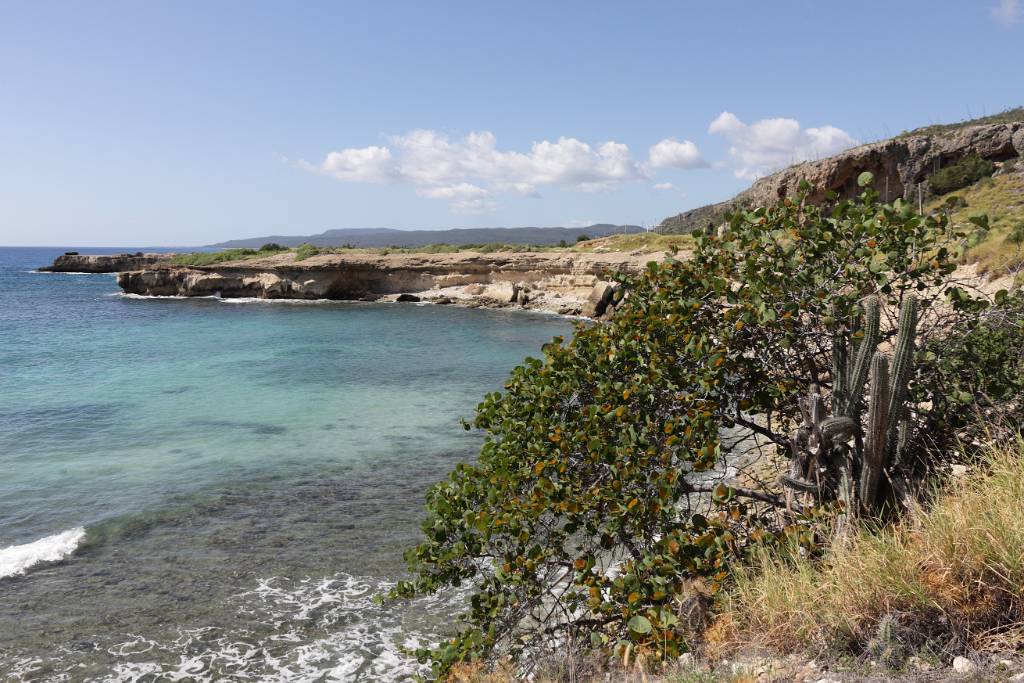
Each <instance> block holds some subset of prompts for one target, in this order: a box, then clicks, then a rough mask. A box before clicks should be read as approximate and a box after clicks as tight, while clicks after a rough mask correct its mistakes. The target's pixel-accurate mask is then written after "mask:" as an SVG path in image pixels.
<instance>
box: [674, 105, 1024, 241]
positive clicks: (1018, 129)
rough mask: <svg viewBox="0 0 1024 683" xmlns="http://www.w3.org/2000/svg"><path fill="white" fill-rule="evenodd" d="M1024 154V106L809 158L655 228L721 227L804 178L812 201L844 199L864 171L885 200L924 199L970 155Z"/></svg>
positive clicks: (855, 190)
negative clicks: (832, 196) (937, 177)
mask: <svg viewBox="0 0 1024 683" xmlns="http://www.w3.org/2000/svg"><path fill="white" fill-rule="evenodd" d="M1022 154H1024V107H1018V108H1016V109H1009V110H1007V111H1004V112H1001V113H999V114H995V115H992V116H986V117H983V118H980V119H972V120H970V121H961V122H959V123H951V124H945V125H933V126H927V127H924V128H918V129H915V130H912V131H909V132H905V133H901V134H899V135H897V136H896V137H894V138H890V139H888V140H882V141H880V142H873V143H870V144H867V145H861V146H859V147H854V148H852V149H848V150H846V151H844V152H840V153H839V154H836V155H835V156H831V157H828V158H826V159H820V160H817V161H806V162H803V163H800V164H796V165H794V166H790V167H789V168H787V169H784V170H782V171H779V172H778V173H773V174H772V175H769V176H765V177H764V178H761V179H759V180H756V181H755V182H754V184H753V185H751V186H750V188H748V189H746V190H744V191H742V192H740V193H739V194H738V195H736V196H735V197H733V198H732V199H729V200H726V201H724V202H720V203H718V204H708V205H707V206H701V207H698V208H696V209H691V210H689V211H685V212H683V213H681V214H678V215H675V216H669V217H668V218H666V219H665V220H663V221H662V222H661V223H660V224H659V225H658V227H657V231H658V232H661V233H669V234H675V233H688V232H692V231H693V230H695V229H697V228H700V229H705V228H709V227H714V226H717V225H719V224H720V223H722V222H723V221H724V220H725V216H726V214H727V213H730V212H732V211H735V210H737V209H743V208H750V207H757V206H770V205H773V204H774V203H776V202H778V201H779V200H780V199H781V198H783V197H786V196H791V195H793V194H795V193H796V192H797V190H798V188H799V186H800V183H801V181H804V180H806V181H807V182H808V183H810V185H811V187H812V188H814V192H813V193H812V194H811V195H810V196H809V197H808V199H809V200H810V201H812V202H820V201H822V200H823V199H824V196H825V192H826V191H828V190H831V191H833V192H835V193H836V194H838V195H839V196H840V197H846V198H849V197H853V196H855V195H857V194H859V193H860V191H861V190H860V188H859V187H858V185H857V178H858V177H859V175H860V174H861V172H863V171H870V172H871V173H873V174H874V176H875V189H876V190H878V191H879V193H880V194H881V196H882V200H883V201H892V200H894V199H896V198H897V197H905V198H907V199H910V200H913V201H920V200H924V201H927V199H928V198H929V197H930V196H932V195H933V194H935V193H933V192H932V190H931V187H930V185H929V180H930V178H931V176H932V175H933V174H934V173H936V172H938V171H940V170H942V169H945V168H948V167H950V166H951V165H953V164H956V163H957V162H959V161H960V160H962V159H964V158H965V157H969V156H977V157H980V158H981V159H984V160H986V161H989V162H993V163H999V164H1001V163H1003V162H1006V161H1009V160H1011V159H1016V158H1018V157H1020V156H1021V155H1022Z"/></svg>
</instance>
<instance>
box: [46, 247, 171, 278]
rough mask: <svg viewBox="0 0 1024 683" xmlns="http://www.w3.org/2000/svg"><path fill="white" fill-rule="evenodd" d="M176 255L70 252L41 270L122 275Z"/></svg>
mask: <svg viewBox="0 0 1024 683" xmlns="http://www.w3.org/2000/svg"><path fill="white" fill-rule="evenodd" d="M172 256H174V254H144V253H142V252H141V251H140V252H136V253H134V254H110V255H107V254H104V255H84V254H79V253H77V252H73V251H69V252H67V253H66V254H63V255H61V256H58V257H57V259H56V260H55V261H54V262H53V265H51V266H42V267H41V268H39V270H41V271H43V272H47V273H120V272H121V271H125V270H138V269H140V268H146V267H148V266H152V265H155V264H157V263H159V262H161V261H163V260H166V259H168V258H171V257H172Z"/></svg>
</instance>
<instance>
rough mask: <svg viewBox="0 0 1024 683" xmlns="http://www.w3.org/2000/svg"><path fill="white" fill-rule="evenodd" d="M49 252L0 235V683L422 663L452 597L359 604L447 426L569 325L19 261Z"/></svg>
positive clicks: (414, 509)
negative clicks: (157, 287) (141, 286)
mask: <svg viewBox="0 0 1024 683" xmlns="http://www.w3.org/2000/svg"><path fill="white" fill-rule="evenodd" d="M66 250H67V248H0V680H3V681H165V680H170V681H401V680H408V679H410V678H411V677H413V676H414V675H416V674H417V673H420V672H421V671H422V670H421V669H420V667H419V665H418V664H417V663H416V662H415V660H414V659H413V658H411V657H410V656H409V655H408V654H407V651H408V649H409V648H412V647H417V646H424V645H428V644H431V643H435V642H437V641H439V640H440V639H442V638H443V637H444V636H445V635H446V633H448V632H449V629H451V628H452V625H453V623H454V622H453V618H452V617H453V615H454V614H455V613H457V612H458V611H459V609H460V607H461V606H462V603H463V600H464V596H463V595H461V594H459V593H442V594H439V595H437V596H434V597H431V598H427V599H420V600H417V601H413V602H411V603H401V604H388V605H383V606H382V605H380V604H378V603H377V602H376V601H375V600H374V597H375V596H377V595H379V594H381V593H382V592H383V591H385V590H387V588H388V587H389V586H391V585H393V584H394V582H395V581H396V580H399V579H401V578H403V577H404V576H405V564H404V561H403V559H402V558H403V551H404V550H405V549H407V548H409V547H411V546H412V545H414V544H415V543H416V542H417V540H418V538H419V536H420V531H419V524H420V522H421V520H422V518H423V515H424V496H425V493H426V491H427V489H428V488H429V487H430V486H431V485H432V484H434V483H435V482H438V481H440V480H442V479H443V478H444V477H445V476H446V475H447V473H448V472H449V471H450V470H451V469H452V468H453V467H454V466H455V465H456V464H457V463H459V462H471V461H472V460H473V459H474V457H475V456H476V453H477V452H478V450H479V446H480V444H481V442H482V436H481V435H480V434H479V433H477V432H475V431H470V432H467V431H465V430H464V429H463V428H462V425H461V419H462V418H467V419H468V418H471V417H472V415H473V410H474V408H475V406H476V405H477V403H478V402H479V401H480V400H481V399H482V398H483V396H484V394H486V393H487V392H490V391H494V390H500V389H501V387H502V384H503V381H504V379H505V378H506V377H507V375H508V373H509V371H510V370H511V369H512V368H513V367H514V366H515V365H517V364H518V363H520V362H521V361H522V360H523V359H524V358H525V357H526V356H528V355H531V354H532V355H535V356H536V355H539V354H540V346H541V344H543V343H544V342H546V341H549V340H550V339H551V338H552V337H553V336H555V335H567V334H571V332H572V323H571V321H568V320H566V319H563V318H559V317H556V316H551V315H544V314H537V313H527V312H520V311H493V310H470V309H465V308H457V307H452V306H433V305H418V304H405V303H402V304H383V303H380V304H378V303H355V302H353V303H344V302H298V301H290V302H289V301H276V302H268V301H262V300H230V299H225V300H221V299H215V298H211V299H176V298H142V297H136V296H125V295H122V294H121V293H120V292H119V289H118V287H117V284H116V279H115V277H114V276H112V275H107V274H91V275H89V274H59V273H41V272H38V271H37V270H36V269H37V268H38V267H39V266H42V265H46V264H49V263H51V262H52V261H53V259H54V258H55V257H56V256H58V255H59V254H61V253H63V252H64V251H66ZM77 251H80V252H81V253H111V252H117V251H120V250H117V249H103V250H89V249H77Z"/></svg>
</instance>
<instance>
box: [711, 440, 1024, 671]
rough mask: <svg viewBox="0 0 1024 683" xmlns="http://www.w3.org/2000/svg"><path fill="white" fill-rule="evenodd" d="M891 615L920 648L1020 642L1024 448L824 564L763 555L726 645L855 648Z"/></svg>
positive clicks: (737, 595) (994, 454)
mask: <svg viewBox="0 0 1024 683" xmlns="http://www.w3.org/2000/svg"><path fill="white" fill-rule="evenodd" d="M982 472H984V474H982ZM887 615H899V620H900V622H901V624H903V625H904V626H905V627H909V628H910V629H912V630H914V631H915V632H916V633H917V634H918V635H919V636H920V637H921V638H922V642H923V640H924V639H927V638H929V637H938V638H944V639H946V640H947V641H948V642H952V641H956V642H960V643H963V644H965V645H969V646H971V647H974V648H978V649H986V648H992V647H997V646H998V647H1005V646H1006V644H1007V641H1016V640H1018V639H1019V638H1020V637H1021V636H1024V632H1022V624H1021V620H1022V617H1024V441H1021V442H1019V443H1017V444H1015V445H1013V446H1011V447H1008V448H1003V449H993V450H992V451H991V452H990V453H989V454H988V456H987V457H986V459H985V461H984V462H983V463H981V464H980V466H979V470H978V473H977V474H972V475H970V476H965V477H961V478H959V479H956V480H954V481H953V482H952V483H951V484H950V485H949V486H948V489H946V490H945V491H944V492H943V493H942V494H941V495H940V496H939V497H938V498H937V499H936V502H935V504H934V505H933V506H932V507H930V508H928V509H918V510H915V511H914V512H912V513H911V515H910V517H909V519H906V520H905V521H904V523H903V525H902V526H900V527H898V528H891V527H890V528H885V529H874V530H868V529H864V530H861V531H860V532H859V533H858V535H856V536H855V537H853V538H852V539H850V541H849V542H848V543H846V544H844V545H842V546H837V547H834V548H833V549H832V550H830V552H829V555H828V556H827V557H826V558H825V559H824V560H822V561H820V562H812V561H809V560H806V559H796V560H786V561H779V560H777V559H775V558H767V557H766V558H764V559H763V562H762V563H761V566H760V567H759V569H757V570H748V571H743V572H740V573H739V575H738V577H737V583H736V587H735V589H734V591H733V593H732V595H731V599H730V604H729V606H728V609H727V611H726V617H725V618H726V619H728V621H729V623H730V624H731V627H730V628H729V629H728V630H727V636H728V638H729V639H736V640H739V641H744V642H746V643H757V644H760V645H763V646H765V647H768V648H770V649H772V650H777V651H784V652H796V651H803V650H807V649H810V650H819V651H836V650H850V651H859V650H862V649H863V648H864V647H865V646H866V645H867V644H868V643H869V641H870V640H871V639H872V638H873V637H874V636H875V635H876V633H877V632H878V628H879V623H880V622H881V621H882V620H883V618H885V617H886V616H887Z"/></svg>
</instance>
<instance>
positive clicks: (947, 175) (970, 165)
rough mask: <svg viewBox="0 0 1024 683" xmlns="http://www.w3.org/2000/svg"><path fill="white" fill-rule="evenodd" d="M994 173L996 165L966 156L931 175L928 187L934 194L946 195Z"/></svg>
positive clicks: (974, 155)
mask: <svg viewBox="0 0 1024 683" xmlns="http://www.w3.org/2000/svg"><path fill="white" fill-rule="evenodd" d="M995 171H996V165H995V164H994V163H992V162H991V161H988V160H987V159H982V158H981V157H980V156H978V155H977V154H968V155H967V156H965V157H964V158H963V159H959V160H957V161H954V162H953V163H951V164H950V165H949V166H944V167H942V168H940V169H939V170H938V171H936V172H935V173H933V174H932V175H931V177H929V178H928V185H929V187H930V188H931V190H932V192H934V193H935V194H947V193H949V192H952V191H953V190H959V189H960V188H963V187H967V186H968V185H973V184H974V183H976V182H978V181H979V180H981V179H982V178H988V177H989V176H991V175H992V174H993V173H995Z"/></svg>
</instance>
